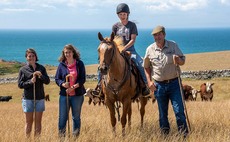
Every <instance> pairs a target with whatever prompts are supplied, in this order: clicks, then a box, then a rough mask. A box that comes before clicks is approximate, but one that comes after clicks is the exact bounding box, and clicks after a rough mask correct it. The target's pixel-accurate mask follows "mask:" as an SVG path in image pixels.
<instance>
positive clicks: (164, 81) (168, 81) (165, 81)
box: [155, 77, 178, 83]
mask: <svg viewBox="0 0 230 142" xmlns="http://www.w3.org/2000/svg"><path fill="white" fill-rule="evenodd" d="M177 79H178V77H176V78H173V79H169V80H163V81H157V80H155V81H156V82H158V83H170V82H172V81H174V80H177Z"/></svg>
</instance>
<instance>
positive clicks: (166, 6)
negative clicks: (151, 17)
mask: <svg viewBox="0 0 230 142" xmlns="http://www.w3.org/2000/svg"><path fill="white" fill-rule="evenodd" d="M136 1H137V2H138V3H142V4H144V5H145V7H146V8H147V10H149V11H153V12H154V11H156V10H157V11H167V10H181V11H188V10H194V9H200V8H202V7H205V6H207V2H208V1H207V0H136Z"/></svg>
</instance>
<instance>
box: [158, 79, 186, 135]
mask: <svg viewBox="0 0 230 142" xmlns="http://www.w3.org/2000/svg"><path fill="white" fill-rule="evenodd" d="M155 85H156V88H157V89H156V91H154V94H155V97H156V99H157V103H158V109H159V118H160V120H159V121H160V128H161V130H162V132H163V133H166V134H168V133H169V130H170V126H169V122H168V105H169V100H171V104H172V107H173V111H174V113H175V116H176V122H177V127H178V131H179V132H183V133H184V134H185V135H187V133H188V128H187V123H186V117H185V113H184V106H183V102H182V98H181V94H180V87H179V82H178V79H176V80H173V81H171V82H170V83H159V82H155Z"/></svg>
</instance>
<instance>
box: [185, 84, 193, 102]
mask: <svg viewBox="0 0 230 142" xmlns="http://www.w3.org/2000/svg"><path fill="white" fill-rule="evenodd" d="M192 90H193V87H192V86H190V85H186V84H185V85H183V91H184V100H185V101H188V100H192Z"/></svg>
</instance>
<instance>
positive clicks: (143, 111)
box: [140, 97, 148, 128]
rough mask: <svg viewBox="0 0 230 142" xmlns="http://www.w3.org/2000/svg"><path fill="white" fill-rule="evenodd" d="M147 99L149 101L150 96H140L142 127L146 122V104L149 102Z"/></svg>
mask: <svg viewBox="0 0 230 142" xmlns="http://www.w3.org/2000/svg"><path fill="white" fill-rule="evenodd" d="M147 101H148V98H145V97H140V102H141V108H140V114H141V128H143V124H144V115H145V106H146V104H147Z"/></svg>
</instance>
